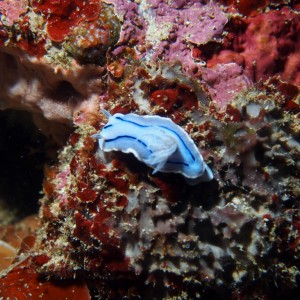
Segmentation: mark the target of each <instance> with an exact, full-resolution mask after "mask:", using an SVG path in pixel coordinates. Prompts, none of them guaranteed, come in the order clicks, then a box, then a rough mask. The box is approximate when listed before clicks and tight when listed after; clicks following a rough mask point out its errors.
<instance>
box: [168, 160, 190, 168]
mask: <svg viewBox="0 0 300 300" xmlns="http://www.w3.org/2000/svg"><path fill="white" fill-rule="evenodd" d="M167 163H168V164H173V165H184V166H186V167H188V166H189V164H187V163H184V162H180V161H172V160H167Z"/></svg>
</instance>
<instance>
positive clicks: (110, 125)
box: [103, 124, 112, 129]
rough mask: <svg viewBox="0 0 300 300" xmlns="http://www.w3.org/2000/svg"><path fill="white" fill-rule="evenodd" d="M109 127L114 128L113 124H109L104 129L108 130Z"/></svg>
mask: <svg viewBox="0 0 300 300" xmlns="http://www.w3.org/2000/svg"><path fill="white" fill-rule="evenodd" d="M109 127H112V124H107V125H105V126H104V127H103V129H106V128H109Z"/></svg>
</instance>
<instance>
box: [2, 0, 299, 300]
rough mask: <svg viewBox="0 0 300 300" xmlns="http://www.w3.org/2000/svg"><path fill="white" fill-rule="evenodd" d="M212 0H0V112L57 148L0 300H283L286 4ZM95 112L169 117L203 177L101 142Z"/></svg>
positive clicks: (289, 273) (292, 65)
mask: <svg viewBox="0 0 300 300" xmlns="http://www.w3.org/2000/svg"><path fill="white" fill-rule="evenodd" d="M219 2H220V3H219ZM219 2H214V1H196V0H186V1H185V0H182V1H181V0H176V1H175V0H174V1H163V0H156V1H149V0H140V1H129V0H105V1H100V0H99V1H98V0H94V1H77V0H63V1H60V2H57V1H51V0H46V1H34V0H32V1H21V0H20V1H16V3H17V4H16V5H15V6H14V7H13V6H12V5H11V3H10V2H9V1H2V2H0V11H1V19H0V45H1V46H0V67H1V68H2V69H5V70H7V73H6V74H2V75H1V80H0V81H1V89H0V90H1V92H0V96H1V99H0V108H1V109H7V108H13V109H22V110H26V111H30V112H31V113H32V114H33V115H34V119H35V122H36V124H37V126H38V127H39V128H40V129H41V130H42V131H43V132H44V133H46V134H47V135H48V138H49V137H50V136H54V138H55V139H56V140H57V141H60V143H61V144H63V145H62V146H61V149H60V151H59V154H58V158H57V161H56V162H54V163H52V164H51V165H49V166H47V167H45V171H44V185H43V196H42V197H41V199H40V212H39V228H38V230H37V232H36V233H33V232H30V233H28V234H29V236H28V237H27V238H26V237H25V239H24V241H23V244H22V245H21V247H20V250H19V254H18V255H17V257H14V259H13V262H12V265H11V266H10V267H9V268H8V269H5V270H4V271H3V272H2V275H1V278H0V298H1V297H2V298H8V297H19V298H20V299H21V298H22V297H27V294H28V292H27V290H26V288H25V289H24V284H23V280H24V279H25V278H26V279H27V287H28V289H29V290H30V293H31V294H32V297H34V299H37V298H39V297H41V299H48V298H47V296H46V295H47V291H49V292H51V293H52V295H57V297H61V298H60V299H73V298H74V297H76V299H78V298H81V299H126V298H128V299H197V298H201V299H220V298H221V297H222V298H224V299H281V298H282V297H287V298H288V297H289V298H290V299H296V298H293V297H294V296H293V295H294V294H295V293H296V292H299V282H300V268H299V257H300V255H299V254H300V212H299V201H300V188H299V179H300V164H299V162H300V123H299V120H300V91H299V87H298V86H297V84H299V64H298V62H299V53H298V52H299V45H300V40H299V28H298V27H299V13H298V12H297V11H296V10H294V9H293V8H295V5H297V4H293V5H292V4H290V3H289V1H271V2H270V3H269V2H268V3H267V1H255V5H256V6H255V7H256V9H255V10H253V8H251V7H249V5H248V4H247V2H246V1H219ZM221 4H222V5H221ZM254 32H255V34H254ZM101 109H106V110H108V111H109V112H110V113H111V114H115V113H123V114H126V113H129V112H134V113H136V114H140V115H145V114H148V115H160V116H165V117H169V118H170V119H172V121H173V122H174V123H176V124H177V125H179V126H181V127H182V128H184V130H186V131H187V132H188V134H189V136H190V137H191V138H192V139H193V141H194V142H195V144H196V146H197V147H198V148H199V149H201V153H202V155H203V157H204V160H205V162H207V164H208V165H209V167H210V168H211V169H212V171H213V173H214V179H213V180H212V181H210V182H206V183H203V182H201V183H198V184H196V185H189V184H187V183H186V181H185V180H184V178H183V176H182V175H180V174H171V173H160V172H158V173H156V174H153V173H152V169H151V168H149V167H148V166H147V165H145V164H143V163H142V162H140V161H138V160H137V159H136V158H135V157H134V156H133V155H131V154H125V153H121V152H117V151H116V152H112V153H109V154H107V153H106V154H105V153H103V152H101V151H100V150H99V148H98V143H97V140H95V139H94V138H93V137H92V135H93V134H95V133H96V132H99V131H100V130H101V129H102V127H103V126H104V125H105V124H106V122H107V120H106V119H105V116H104V115H103V114H102V113H101ZM72 126H73V127H72ZM69 133H70V134H69ZM68 134H69V136H68V138H65V135H68ZM0 238H1V239H2V241H0V242H2V243H0V245H1V247H2V250H1V253H0V258H1V257H4V256H5V255H7V253H10V255H12V256H15V255H16V252H17V249H16V248H17V247H18V246H12V244H11V243H10V240H11V239H10V238H9V237H7V236H6V235H2V236H0ZM22 238H23V236H22ZM9 251H10V252H9ZM9 263H11V261H10V262H9ZM5 267H6V265H3V268H5ZM12 283H16V284H17V290H14V288H13V287H12ZM75 292H76V296H74V293H75ZM22 299H23V298H22ZM24 299H25V298H24ZM74 299H75V298H74Z"/></svg>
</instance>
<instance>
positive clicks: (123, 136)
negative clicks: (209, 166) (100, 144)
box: [105, 135, 189, 167]
mask: <svg viewBox="0 0 300 300" xmlns="http://www.w3.org/2000/svg"><path fill="white" fill-rule="evenodd" d="M122 138H129V139H132V140H135V141H138V142H139V143H141V144H142V145H143V146H144V147H145V148H147V145H146V144H145V143H144V142H143V141H141V140H139V139H136V138H135V137H133V136H130V135H119V136H117V137H115V138H113V139H107V140H105V143H109V142H113V141H116V140H118V139H122ZM147 150H148V151H149V152H150V153H151V154H152V153H153V151H152V150H151V149H148V148H147ZM167 163H169V164H176V165H184V166H187V167H188V166H189V165H188V164H187V163H185V162H180V161H172V160H167Z"/></svg>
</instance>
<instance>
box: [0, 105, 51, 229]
mask: <svg viewBox="0 0 300 300" xmlns="http://www.w3.org/2000/svg"><path fill="white" fill-rule="evenodd" d="M46 144H47V140H46V138H45V136H44V135H43V134H42V133H41V132H40V131H39V129H38V128H37V127H36V126H35V125H34V123H33V121H32V118H31V114H30V113H28V112H24V111H16V110H6V111H0V166H1V168H0V214H1V216H2V219H1V220H0V223H2V224H4V223H7V222H9V221H17V220H19V219H22V218H24V217H26V216H28V215H30V214H33V213H37V211H38V200H39V198H40V197H41V194H40V192H41V191H42V181H43V167H44V164H45V163H46V161H47V155H46ZM1 210H2V212H1ZM8 215H10V216H9V217H8ZM12 215H13V216H12ZM6 216H7V219H6Z"/></svg>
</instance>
